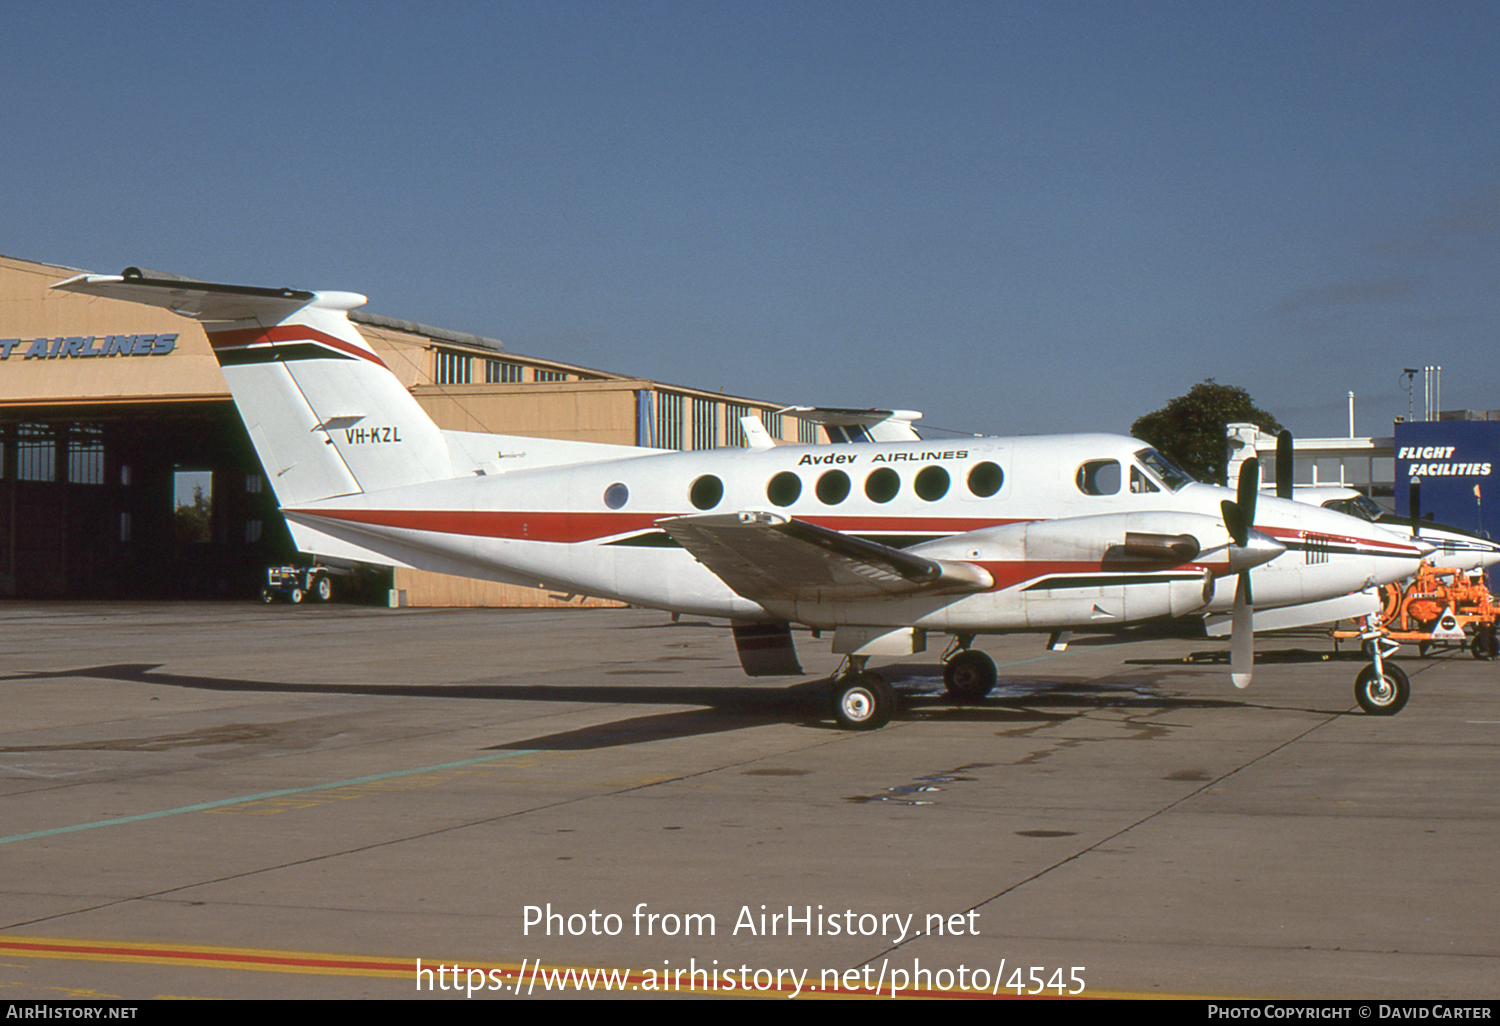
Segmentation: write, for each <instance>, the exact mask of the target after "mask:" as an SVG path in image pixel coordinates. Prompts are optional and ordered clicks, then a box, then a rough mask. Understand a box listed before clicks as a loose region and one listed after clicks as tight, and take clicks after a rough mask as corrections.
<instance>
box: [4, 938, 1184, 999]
mask: <svg viewBox="0 0 1500 1026" xmlns="http://www.w3.org/2000/svg"><path fill="white" fill-rule="evenodd" d="M0 954H8V955H11V956H17V955H19V956H30V957H33V958H56V959H65V960H68V961H76V962H125V963H135V964H140V965H174V966H191V967H196V968H200V969H239V970H249V971H256V972H276V973H301V974H314V975H319V974H320V975H325V976H366V977H384V978H386V979H399V980H407V981H409V982H410V983H411V984H412V986H413V988H414V989H416V988H418V984H419V977H418V975H417V968H418V966H419V965H420V966H421V970H422V975H421V977H420V983H421V986H420V993H421V994H423V995H425V994H428V993H441V992H443V991H444V990H446V991H448V992H450V993H451V992H454V991H464V990H465V989H466V985H467V983H468V982H469V977H468V973H469V971H470V970H477V971H479V972H480V973H481V974H482V977H481V979H480V981H479V982H480V984H481V986H478V987H475V988H474V991H475V993H476V994H479V993H482V994H486V995H490V996H498V995H499V994H526V995H530V996H537V995H546V994H559V995H562V994H582V993H589V992H591V991H592V992H595V993H608V992H610V989H608V988H606V986H605V981H609V984H610V988H612V990H613V992H614V993H620V992H622V991H624V992H626V993H630V992H635V993H644V994H659V995H662V996H667V995H672V994H694V995H699V996H708V997H713V996H720V997H757V996H761V997H789V996H791V995H792V994H793V993H794V992H795V991H794V988H793V987H791V986H789V985H787V984H784V983H783V984H781V985H779V986H777V985H771V986H765V987H761V986H754V985H752V986H748V987H746V986H741V985H740V982H739V980H740V975H741V974H740V972H739V971H738V970H737V969H736V967H732V966H723V967H718V968H716V969H715V970H714V972H715V973H716V975H715V976H714V977H710V981H711V982H718V984H719V985H718V986H707V987H705V986H703V985H702V984H701V982H700V983H699V984H698V985H696V986H695V985H692V984H691V983H685V982H684V980H685V978H686V977H687V975H688V974H687V971H686V969H685V968H684V967H680V966H678V967H669V968H665V969H663V970H654V969H647V970H640V969H614V968H600V967H586V966H561V965H539V964H537V963H535V962H532V961H530V960H526V961H524V962H521V963H516V962H457V961H455V962H453V963H442V964H443V965H444V966H446V968H447V972H446V973H445V974H444V973H440V972H439V965H440V963H436V962H431V961H428V960H427V959H417V958H400V957H390V956H380V955H344V954H331V953H329V952H321V951H280V950H274V949H265V948H225V947H212V946H209V945H203V944H152V943H149V942H141V941H107V940H86V939H79V938H63V937H16V936H0ZM456 967H461V968H460V969H459V974H460V975H459V977H458V979H459V980H463V981H464V984H463V985H455V976H454V969H455V968H456ZM679 970H680V972H679ZM762 971H765V970H762ZM772 972H773V978H774V971H772ZM497 973H498V976H497V975H496V974H497ZM726 973H732V974H733V976H734V977H735V981H736V982H735V985H734V986H733V987H732V988H731V987H728V986H725V984H724V980H725V978H726ZM749 976H750V979H751V982H752V984H753V982H754V970H751V971H750V974H749ZM840 976H842V972H841V973H840ZM698 978H699V980H700V981H701V980H702V979H703V978H704V977H703V967H699V972H698ZM816 979H819V976H818V975H817V974H816V973H815V971H814V970H807V976H806V977H804V984H803V987H802V990H801V996H802V997H813V998H825V999H827V998H881V999H884V1000H890V995H889V994H888V993H887V992H885V991H883V990H882V991H880V992H879V993H876V992H875V991H873V990H871V989H868V988H852V989H840V990H837V991H833V990H829V991H819V990H817V989H815V988H816V984H814V983H813V982H812V981H814V980H816ZM590 980H592V981H594V985H593V986H592V987H591V986H589V985H588V983H587V982H586V981H590ZM497 981H498V983H499V984H500V986H496V984H497ZM549 984H550V986H549ZM1017 996H1018V995H1016V994H1014V993H1011V992H1007V991H1006V990H1005V988H1004V987H1001V988H1000V993H998V994H995V993H993V992H991V991H975V990H957V989H954V990H947V991H944V990H934V989H924V990H906V991H902V992H901V993H900V994H899V995H898V997H901V998H924V999H931V998H951V999H966V998H967V999H975V998H981V999H982V998H991V999H993V998H996V997H999V998H1008V999H1015V998H1016V997H1017ZM1023 996H1025V997H1029V998H1030V999H1032V1000H1036V999H1038V998H1045V999H1050V1000H1056V998H1057V996H1056V995H1023ZM1078 996H1079V997H1088V998H1095V999H1099V998H1105V999H1123V1000H1136V999H1141V998H1152V999H1156V1000H1162V999H1166V1000H1174V999H1175V1000H1189V1001H1202V1000H1205V997H1204V996H1203V995H1189V994H1136V993H1125V992H1118V991H1097V990H1090V991H1085V992H1084V993H1083V994H1080V995H1078Z"/></svg>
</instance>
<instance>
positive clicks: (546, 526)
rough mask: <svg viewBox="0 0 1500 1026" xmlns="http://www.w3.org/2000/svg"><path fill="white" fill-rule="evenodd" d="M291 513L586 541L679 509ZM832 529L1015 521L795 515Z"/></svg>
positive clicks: (934, 530) (649, 523) (953, 529)
mask: <svg viewBox="0 0 1500 1026" xmlns="http://www.w3.org/2000/svg"><path fill="white" fill-rule="evenodd" d="M287 512H289V513H296V514H299V515H301V516H309V517H321V518H323V519H327V520H343V521H346V522H348V523H353V524H370V525H372V526H378V527H395V528H399V529H402V530H408V531H431V532H434V533H437V534H458V535H466V536H471V537H479V538H513V539H516V540H518V541H544V542H585V541H597V540H598V539H600V538H611V537H614V536H616V535H622V534H628V533H630V532H631V531H645V530H651V529H653V528H655V527H656V522H657V521H658V520H663V519H666V518H669V517H674V516H683V515H684V514H681V513H585V512H554V511H550V510H534V511H529V512H528V511H520V512H516V511H511V510H418V509H411V510H403V509H394V510H390V509H382V510H367V509H292V510H287ZM797 519H799V520H804V521H806V522H807V523H811V524H817V525H818V526H820V527H827V528H830V529H832V530H835V531H845V532H863V531H893V532H902V533H906V534H913V533H915V534H962V533H964V532H967V531H974V530H978V529H980V528H984V527H998V526H1001V525H1003V524H1007V523H1015V522H1017V521H1011V520H1003V519H987V520H986V519H979V518H974V517H922V518H917V517H909V518H903V517H798V518H797Z"/></svg>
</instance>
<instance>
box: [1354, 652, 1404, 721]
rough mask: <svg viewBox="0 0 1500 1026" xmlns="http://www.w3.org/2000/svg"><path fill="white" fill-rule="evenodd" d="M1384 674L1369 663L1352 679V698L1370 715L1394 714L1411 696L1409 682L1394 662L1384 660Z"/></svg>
mask: <svg viewBox="0 0 1500 1026" xmlns="http://www.w3.org/2000/svg"><path fill="white" fill-rule="evenodd" d="M1384 668H1385V672H1384V674H1378V673H1376V672H1375V664H1374V663H1371V664H1370V665H1369V666H1366V667H1365V668H1364V669H1363V670H1361V671H1359V676H1358V677H1356V678H1355V679H1354V700H1355V701H1356V702H1358V703H1359V707H1360V708H1361V709H1363V710H1364V711H1365V712H1366V713H1368V714H1369V715H1371V716H1394V715H1396V714H1397V713H1398V712H1400V711H1401V710H1402V708H1403V707H1405V705H1406V700H1407V699H1408V698H1410V697H1411V682H1410V681H1408V680H1407V679H1406V673H1405V672H1404V671H1403V670H1402V669H1401V667H1399V666H1397V665H1396V664H1395V663H1391V662H1384Z"/></svg>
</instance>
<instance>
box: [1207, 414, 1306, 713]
mask: <svg viewBox="0 0 1500 1026" xmlns="http://www.w3.org/2000/svg"><path fill="white" fill-rule="evenodd" d="M1282 448H1283V443H1282V440H1281V439H1279V438H1278V439H1277V443H1276V452H1277V464H1278V467H1277V478H1278V483H1277V486H1278V488H1279V487H1280V480H1279V479H1280V477H1281V472H1280V464H1281V463H1283V462H1285V463H1287V464H1288V465H1290V462H1291V461H1290V460H1282V459H1281V452H1282ZM1285 448H1286V449H1287V451H1288V452H1290V449H1291V435H1290V434H1287V435H1286V442H1285ZM1290 480H1291V478H1290V475H1288V476H1287V481H1288V484H1290ZM1259 492H1260V461H1259V460H1258V459H1256V458H1255V457H1253V456H1252V457H1251V458H1250V459H1248V460H1246V461H1245V462H1244V463H1242V464H1241V465H1240V480H1239V484H1238V488H1237V489H1236V491H1235V497H1234V499H1233V500H1230V499H1225V500H1224V501H1223V502H1221V503H1219V510H1220V512H1222V513H1223V514H1224V526H1225V527H1226V528H1228V529H1229V536H1230V538H1232V539H1233V541H1234V544H1233V545H1232V546H1230V549H1229V553H1228V555H1229V569H1230V570H1231V571H1232V572H1235V573H1237V574H1238V575H1239V580H1238V581H1237V582H1236V583H1235V587H1234V614H1233V616H1232V617H1231V619H1230V635H1229V679H1230V680H1232V681H1233V682H1234V686H1235V687H1237V688H1243V687H1248V686H1249V684H1250V676H1251V674H1252V673H1253V672H1254V669H1255V596H1254V594H1252V592H1251V590H1250V571H1251V570H1252V569H1253V568H1255V567H1257V566H1260V565H1261V564H1262V563H1268V562H1270V561H1271V560H1273V559H1275V558H1276V557H1277V556H1279V555H1281V553H1283V552H1285V551H1286V546H1284V545H1282V544H1281V543H1280V542H1278V541H1276V540H1275V539H1274V538H1269V537H1267V536H1266V535H1264V534H1261V533H1260V532H1259V531H1257V530H1255V528H1254V524H1255V498H1256V496H1257V495H1258V494H1259Z"/></svg>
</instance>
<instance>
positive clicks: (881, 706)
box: [831, 656, 896, 730]
mask: <svg viewBox="0 0 1500 1026" xmlns="http://www.w3.org/2000/svg"><path fill="white" fill-rule="evenodd" d="M868 658H869V657H868V656H850V657H849V663H848V667H847V669H846V670H845V671H844V672H843V673H841V674H839V675H838V676H837V677H835V678H834V679H833V690H832V693H831V697H832V699H833V718H834V719H835V720H837V721H838V725H839V726H840V727H843V728H844V729H845V730H879V729H880V728H881V727H883V726H885V725H886V724H887V723H889V722H891V716H892V715H894V714H895V712H896V692H895V689H893V688H892V687H891V686H890V685H889V684H887V683H886V682H885V678H884V677H882V676H880V675H879V674H878V673H871V672H870V671H868V670H866V669H865V663H866V661H867V660H868Z"/></svg>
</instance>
